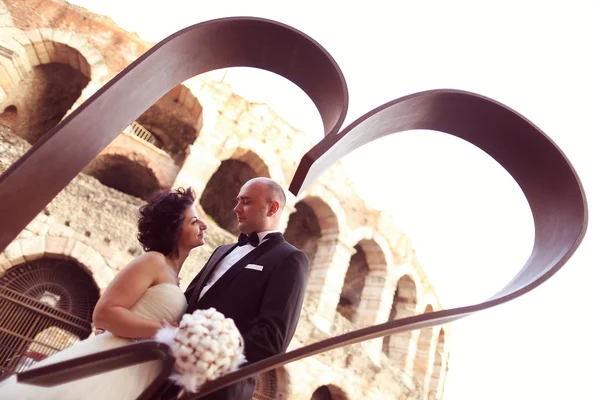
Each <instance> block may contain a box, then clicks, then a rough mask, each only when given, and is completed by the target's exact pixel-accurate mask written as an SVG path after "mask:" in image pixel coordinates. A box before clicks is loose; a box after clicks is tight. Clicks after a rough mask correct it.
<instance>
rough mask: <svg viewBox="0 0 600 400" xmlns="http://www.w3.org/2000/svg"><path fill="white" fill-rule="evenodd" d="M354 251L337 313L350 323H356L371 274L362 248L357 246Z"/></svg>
mask: <svg viewBox="0 0 600 400" xmlns="http://www.w3.org/2000/svg"><path fill="white" fill-rule="evenodd" d="M354 249H355V250H356V253H354V255H353V256H352V257H351V258H350V264H349V265H348V270H347V271H346V277H345V278H344V285H343V286H342V293H341V294H340V300H339V302H338V305H337V311H338V312H339V313H340V314H342V315H343V316H344V317H345V318H346V319H347V320H348V321H350V322H354V320H355V317H356V311H357V310H358V305H359V304H360V299H361V295H362V292H363V289H364V287H365V280H366V278H367V275H368V273H369V264H368V263H367V255H366V253H365V252H364V250H363V248H362V246H361V245H360V244H357V245H356V246H355V247H354Z"/></svg>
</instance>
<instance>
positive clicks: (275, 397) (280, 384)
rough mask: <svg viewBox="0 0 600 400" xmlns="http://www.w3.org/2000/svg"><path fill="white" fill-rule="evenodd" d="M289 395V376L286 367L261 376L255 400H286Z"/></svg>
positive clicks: (255, 391)
mask: <svg viewBox="0 0 600 400" xmlns="http://www.w3.org/2000/svg"><path fill="white" fill-rule="evenodd" d="M288 394H289V375H288V373H287V371H286V370H285V368H284V367H279V368H277V369H272V370H270V371H267V372H264V373H262V374H260V375H259V377H258V381H257V383H256V388H255V389H254V394H253V395H252V399H253V400H285V399H287V398H288Z"/></svg>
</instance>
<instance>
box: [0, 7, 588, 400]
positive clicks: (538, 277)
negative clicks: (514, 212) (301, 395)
mask: <svg viewBox="0 0 600 400" xmlns="http://www.w3.org/2000/svg"><path fill="white" fill-rule="evenodd" d="M232 66H248V67H256V68H262V69H265V70H268V71H271V72H274V73H277V74H279V75H281V76H284V77H286V78H288V79H289V80H291V81H292V82H294V83H296V84H297V85H298V86H299V87H300V88H301V89H303V90H304V91H305V92H306V93H307V94H308V96H309V97H310V98H311V99H312V101H313V102H314V103H315V105H316V106H317V109H318V110H319V112H320V114H321V118H322V120H323V125H324V127H325V138H324V139H323V140H322V141H321V142H319V143H318V144H317V145H316V146H315V147H314V148H313V149H311V150H310V151H309V152H308V153H307V154H306V155H305V156H304V157H303V159H302V160H301V162H300V164H299V166H298V169H297V171H296V174H295V176H294V178H293V180H292V182H291V186H290V191H292V192H293V193H294V194H299V193H300V192H301V191H302V190H304V189H306V188H307V187H308V186H309V185H310V184H311V183H312V182H313V181H314V180H315V179H316V178H317V177H318V176H319V175H320V174H321V173H322V172H323V171H325V170H326V169H327V168H328V167H329V166H330V165H332V164H333V163H334V162H335V161H337V160H339V159H340V158H341V157H343V156H344V155H346V154H348V153H350V152H351V151H353V150H355V149H357V148H358V147H360V146H362V145H363V144H366V143H368V142H370V141H372V140H375V139H377V138H379V137H382V136H384V135H387V134H391V133H395V132H400V131H405V130H410V129H431V130H436V131H441V132H446V133H449V134H452V135H455V136H457V137H460V138H462V139H464V140H466V141H468V142H470V143H472V144H474V145H476V146H478V147H480V148H481V149H482V150H483V151H485V152H486V153H487V154H489V155H490V156H491V157H493V158H494V159H495V160H496V161H497V162H498V163H499V164H500V165H502V166H503V167H504V168H505V169H506V170H507V171H508V172H509V173H510V174H511V175H512V176H513V178H514V179H515V180H516V182H517V183H518V184H519V186H520V187H521V189H522V190H523V192H524V194H525V196H526V198H527V200H528V202H529V205H530V207H531V210H532V213H533V217H534V224H535V241H534V246H533V249H532V252H531V255H530V257H529V259H528V260H527V262H526V263H525V265H524V266H523V267H522V269H521V270H520V271H519V272H518V273H517V274H516V275H515V277H514V278H513V279H512V280H511V281H510V282H509V283H508V284H507V285H506V286H504V288H503V289H502V290H500V291H499V292H498V293H496V294H494V295H493V296H491V297H490V298H489V299H488V300H486V301H484V302H481V303H479V304H473V305H469V306H465V307H459V308H454V309H448V310H442V311H436V312H431V313H427V314H422V315H415V316H412V317H409V318H402V319H398V320H395V321H390V322H386V323H384V324H380V325H375V326H371V327H367V328H363V329H359V330H356V331H353V332H349V333H346V334H344V335H341V336H337V337H332V338H329V339H327V340H324V341H322V342H318V343H314V344H311V345H308V346H306V347H303V348H299V349H296V350H293V351H290V352H288V353H285V354H280V355H276V356H273V357H270V358H268V359H265V360H262V361H259V362H256V363H254V364H251V365H248V366H246V367H244V368H242V369H240V370H239V371H236V372H234V373H231V374H228V375H227V376H225V377H222V378H221V379H218V380H216V381H213V382H210V383H208V384H207V385H206V386H205V387H204V388H203V390H202V392H201V393H200V394H198V395H195V396H192V395H190V396H188V397H187V398H195V397H201V396H202V395H203V394H207V393H209V392H212V391H214V390H217V389H219V388H221V387H223V386H227V385H229V384H231V383H233V382H236V381H238V380H241V379H244V378H246V377H248V376H250V375H254V374H257V373H260V372H264V371H267V370H270V369H273V368H275V367H277V366H281V365H284V364H286V363H289V362H292V361H296V360H299V359H302V358H305V357H308V356H311V355H314V354H318V353H321V352H324V351H327V350H331V349H334V348H337V347H341V346H346V345H349V344H352V343H357V342H360V341H364V340H368V339H373V338H376V337H380V336H385V335H391V334H395V333H399V332H404V331H409V330H414V329H421V328H425V327H431V326H435V325H438V324H444V323H448V322H451V321H454V320H456V319H459V318H462V317H465V316H467V315H470V314H472V313H475V312H477V311H481V310H484V309H487V308H490V307H494V306H496V305H499V304H502V303H505V302H507V301H510V300H512V299H515V298H517V297H519V296H521V295H523V294H525V293H527V292H529V291H531V290H533V289H535V288H536V287H537V286H538V285H540V284H541V283H542V282H544V281H545V280H547V279H548V278H550V277H551V276H552V275H553V274H554V273H556V271H558V270H559V269H560V268H561V267H562V266H563V265H564V264H565V262H566V261H567V260H568V259H569V258H570V257H571V255H572V254H573V253H574V252H575V250H576V249H577V247H578V246H579V244H580V243H581V241H582V240H583V237H584V235H585V231H586V228H587V218H588V211H587V203H586V198H585V194H584V191H583V187H582V185H581V182H580V181H579V178H578V176H577V173H576V172H575V170H574V169H573V167H572V166H571V164H570V163H569V161H568V160H567V158H566V157H565V155H564V154H563V153H562V152H561V151H560V149H559V148H558V147H557V146H556V145H555V144H554V143H553V142H552V141H551V140H550V139H549V138H548V137H547V136H546V135H545V134H544V133H543V132H542V131H540V130H539V129H538V128H537V127H536V126H535V125H533V124H532V123H531V122H529V121H528V120H527V119H525V118H524V117H523V116H521V115H519V114H518V113H516V112H515V111H513V110H511V109H509V108H508V107H506V106H504V105H502V104H499V103H497V102H495V101H493V100H490V99H487V98H485V97H482V96H479V95H477V94H473V93H468V92H463V91H458V90H432V91H426V92H422V93H416V94H412V95H409V96H406V97H402V98H399V99H396V100H393V101H391V102H389V103H387V104H384V105H382V106H380V107H378V108H376V109H374V110H372V111H370V112H369V113H367V114H365V115H364V116H363V117H361V118H359V119H358V120H356V121H355V122H354V123H352V124H350V125H349V126H348V127H347V128H346V129H344V130H343V131H342V132H339V133H338V130H339V128H340V126H341V124H342V122H343V120H344V117H345V115H346V111H347V107H348V91H347V87H346V83H345V80H344V77H343V75H342V73H341V71H340V69H339V67H338V66H337V64H336V62H335V61H334V60H333V58H332V57H331V56H330V55H329V54H328V53H327V52H326V51H325V50H324V49H323V48H322V47H321V46H320V45H319V44H317V43H316V42H315V41H313V40H312V39H311V38H309V37H308V36H306V35H304V34H303V33H301V32H299V31H297V30H295V29H293V28H291V27H288V26H285V25H283V24H280V23H278V22H274V21H269V20H265V19H258V18H225V19H219V20H214V21H209V22H206V23H201V24H198V25H194V26H191V27H189V28H186V29H184V30H182V31H180V32H177V33H175V34H173V35H171V36H169V37H168V38H166V39H165V40H163V41H162V42H160V43H158V44H157V45H156V46H154V47H153V48H152V49H150V50H149V51H148V52H147V53H145V54H144V55H143V56H142V57H140V58H139V59H138V60H136V61H135V62H134V63H133V64H131V65H130V66H129V67H127V68H126V69H125V70H123V71H122V72H121V73H120V74H118V75H117V76H116V77H115V78H113V79H112V80H111V81H110V82H109V83H107V84H106V85H105V86H104V87H102V88H101V89H100V90H99V91H98V92H97V93H96V94H94V95H93V96H92V97H91V98H90V99H88V100H87V101H86V102H85V103H84V104H83V105H81V106H80V107H79V108H78V109H77V110H76V111H75V112H73V113H72V114H71V115H70V116H69V117H67V118H66V119H65V120H64V121H63V122H61V123H60V124H59V125H57V126H56V127H55V128H54V129H52V130H51V131H50V132H49V133H47V134H46V135H45V136H44V137H43V138H42V139H41V140H40V141H38V142H37V143H36V145H35V146H34V147H33V148H32V149H31V150H30V151H29V152H27V153H26V154H25V155H24V156H23V157H22V158H21V159H20V160H18V161H17V162H16V163H15V164H14V165H13V166H12V167H11V168H10V169H9V170H7V171H6V172H5V173H4V174H3V175H2V176H1V177H0V220H1V221H2V231H1V232H0V249H3V248H5V247H6V246H7V245H8V244H9V243H10V241H11V240H13V239H14V238H15V237H16V236H17V235H18V233H19V232H20V231H21V230H22V229H23V228H24V227H25V226H26V224H27V223H28V222H29V221H30V220H31V219H33V218H34V217H35V216H36V215H37V214H38V213H39V212H40V211H41V210H42V209H43V207H44V206H45V205H46V204H47V203H48V202H50V200H52V198H53V197H54V196H56V195H57V194H58V193H59V191H60V190H61V189H62V188H63V187H64V186H66V185H67V184H68V182H69V181H70V180H71V179H73V178H74V177H75V176H76V175H77V174H78V173H79V172H80V171H81V170H82V169H83V167H84V166H85V165H86V164H87V163H89V162H90V161H91V160H92V159H93V158H94V157H95V156H96V155H97V154H98V153H100V151H101V150H102V149H103V148H104V147H105V146H106V145H107V144H108V143H110V141H111V140H112V139H114V138H115V137H116V136H117V135H118V134H119V133H120V132H121V131H122V130H123V129H124V128H125V127H126V126H127V125H128V124H129V123H130V122H131V121H132V120H133V119H135V118H136V117H137V116H138V115H140V114H141V113H142V112H143V111H144V110H146V109H147V108H148V107H150V106H151V105H152V104H153V103H154V102H155V101H156V100H158V99H159V98H160V97H161V96H162V95H164V94H165V93H166V92H167V91H168V90H170V89H171V88H172V87H173V86H175V85H177V84H179V83H181V82H182V81H184V80H186V79H188V78H190V77H192V76H195V75H198V74H200V73H203V72H207V71H210V70H213V69H217V68H224V67H232ZM57 155H60V157H57ZM23 198H26V199H28V201H27V202H23V200H22V199H23ZM144 346H146V347H148V346H150V347H152V346H154V347H153V349H154V351H153V352H149V353H148V354H150V353H152V354H155V355H156V357H157V358H161V359H164V360H165V362H166V364H165V370H168V369H170V368H172V359H171V358H170V355H169V354H168V350H167V349H166V348H164V346H161V345H159V344H157V343H153V342H149V343H147V344H145V345H144ZM144 346H142V345H141V344H139V343H138V344H133V345H131V346H129V348H128V349H127V348H125V349H124V351H125V353H123V354H125V355H126V356H123V357H124V358H123V359H122V360H120V359H119V356H118V354H116V353H114V352H112V351H109V352H104V353H99V354H95V355H90V356H86V357H82V358H80V359H76V360H70V361H65V362H63V363H60V364H55V365H53V366H48V367H43V368H38V369H36V370H31V371H27V372H24V373H22V374H19V380H20V381H27V382H29V383H35V384H40V385H54V384H59V383H62V382H66V381H68V380H72V379H77V378H82V377H84V376H88V375H91V374H96V373H101V372H103V371H107V370H110V369H115V368H119V367H122V366H125V365H124V363H135V362H142V361H147V360H148V357H150V356H149V355H144V351H142V349H141V348H142V347H144ZM136 349H137V350H136ZM109 353H110V354H109ZM136 354H137V355H138V356H136ZM136 357H137V358H136ZM165 377H166V374H162V375H161V377H159V379H165ZM159 386H160V383H156V382H155V384H153V385H152V387H151V388H148V389H147V390H146V391H145V392H144V394H143V395H142V396H141V397H140V398H152V396H154V395H155V394H156V391H155V390H156V388H157V387H159Z"/></svg>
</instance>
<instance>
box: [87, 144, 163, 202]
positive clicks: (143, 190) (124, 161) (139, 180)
mask: <svg viewBox="0 0 600 400" xmlns="http://www.w3.org/2000/svg"><path fill="white" fill-rule="evenodd" d="M155 168H156V166H154V165H152V162H151V160H150V159H149V158H147V157H146V156H144V155H142V154H140V153H137V152H133V151H130V150H119V149H111V151H110V152H105V153H103V154H101V155H99V156H98V157H96V158H95V159H94V160H92V162H91V163H89V164H88V165H87V166H86V167H85V168H84V169H83V173H85V174H88V175H91V176H93V177H94V178H96V179H98V180H99V181H100V182H101V183H102V184H104V185H106V186H108V187H111V188H113V189H115V190H118V191H120V192H123V193H127V194H129V195H131V196H135V197H138V198H140V199H144V200H148V199H149V198H150V197H151V196H152V194H153V193H154V192H156V191H157V190H158V189H161V188H165V187H167V184H166V183H167V182H161V181H160V180H159V177H158V176H157V175H158V174H157V171H156V170H155Z"/></svg>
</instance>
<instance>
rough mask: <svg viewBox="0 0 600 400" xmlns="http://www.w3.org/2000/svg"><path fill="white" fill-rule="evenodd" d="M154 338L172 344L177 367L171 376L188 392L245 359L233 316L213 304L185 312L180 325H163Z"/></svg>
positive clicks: (232, 368)
mask: <svg viewBox="0 0 600 400" xmlns="http://www.w3.org/2000/svg"><path fill="white" fill-rule="evenodd" d="M155 339H156V340H157V341H159V342H163V343H166V344H168V345H169V346H170V347H171V351H172V352H173V356H174V357H175V371H174V373H173V374H172V375H171V377H170V379H171V380H173V381H174V382H175V383H177V384H178V385H179V386H182V387H184V388H185V389H186V390H187V391H188V392H197V391H198V389H199V388H200V386H201V385H203V384H204V383H206V382H207V381H212V380H215V379H217V378H219V377H221V376H223V375H225V374H226V373H228V372H231V371H235V370H236V369H237V368H238V367H239V366H240V364H242V363H243V362H245V361H246V359H245V357H244V354H243V351H244V343H243V339H242V335H241V334H240V332H239V331H238V329H237V327H236V326H235V324H234V322H233V320H232V319H230V318H225V316H224V315H223V314H221V313H220V312H218V311H217V310H215V309H214V308H209V309H208V310H196V311H194V312H193V313H192V314H185V315H184V316H183V318H182V319H181V322H180V324H179V327H177V328H175V327H169V326H166V327H163V328H161V329H160V330H159V331H158V332H157V333H156V337H155Z"/></svg>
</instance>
